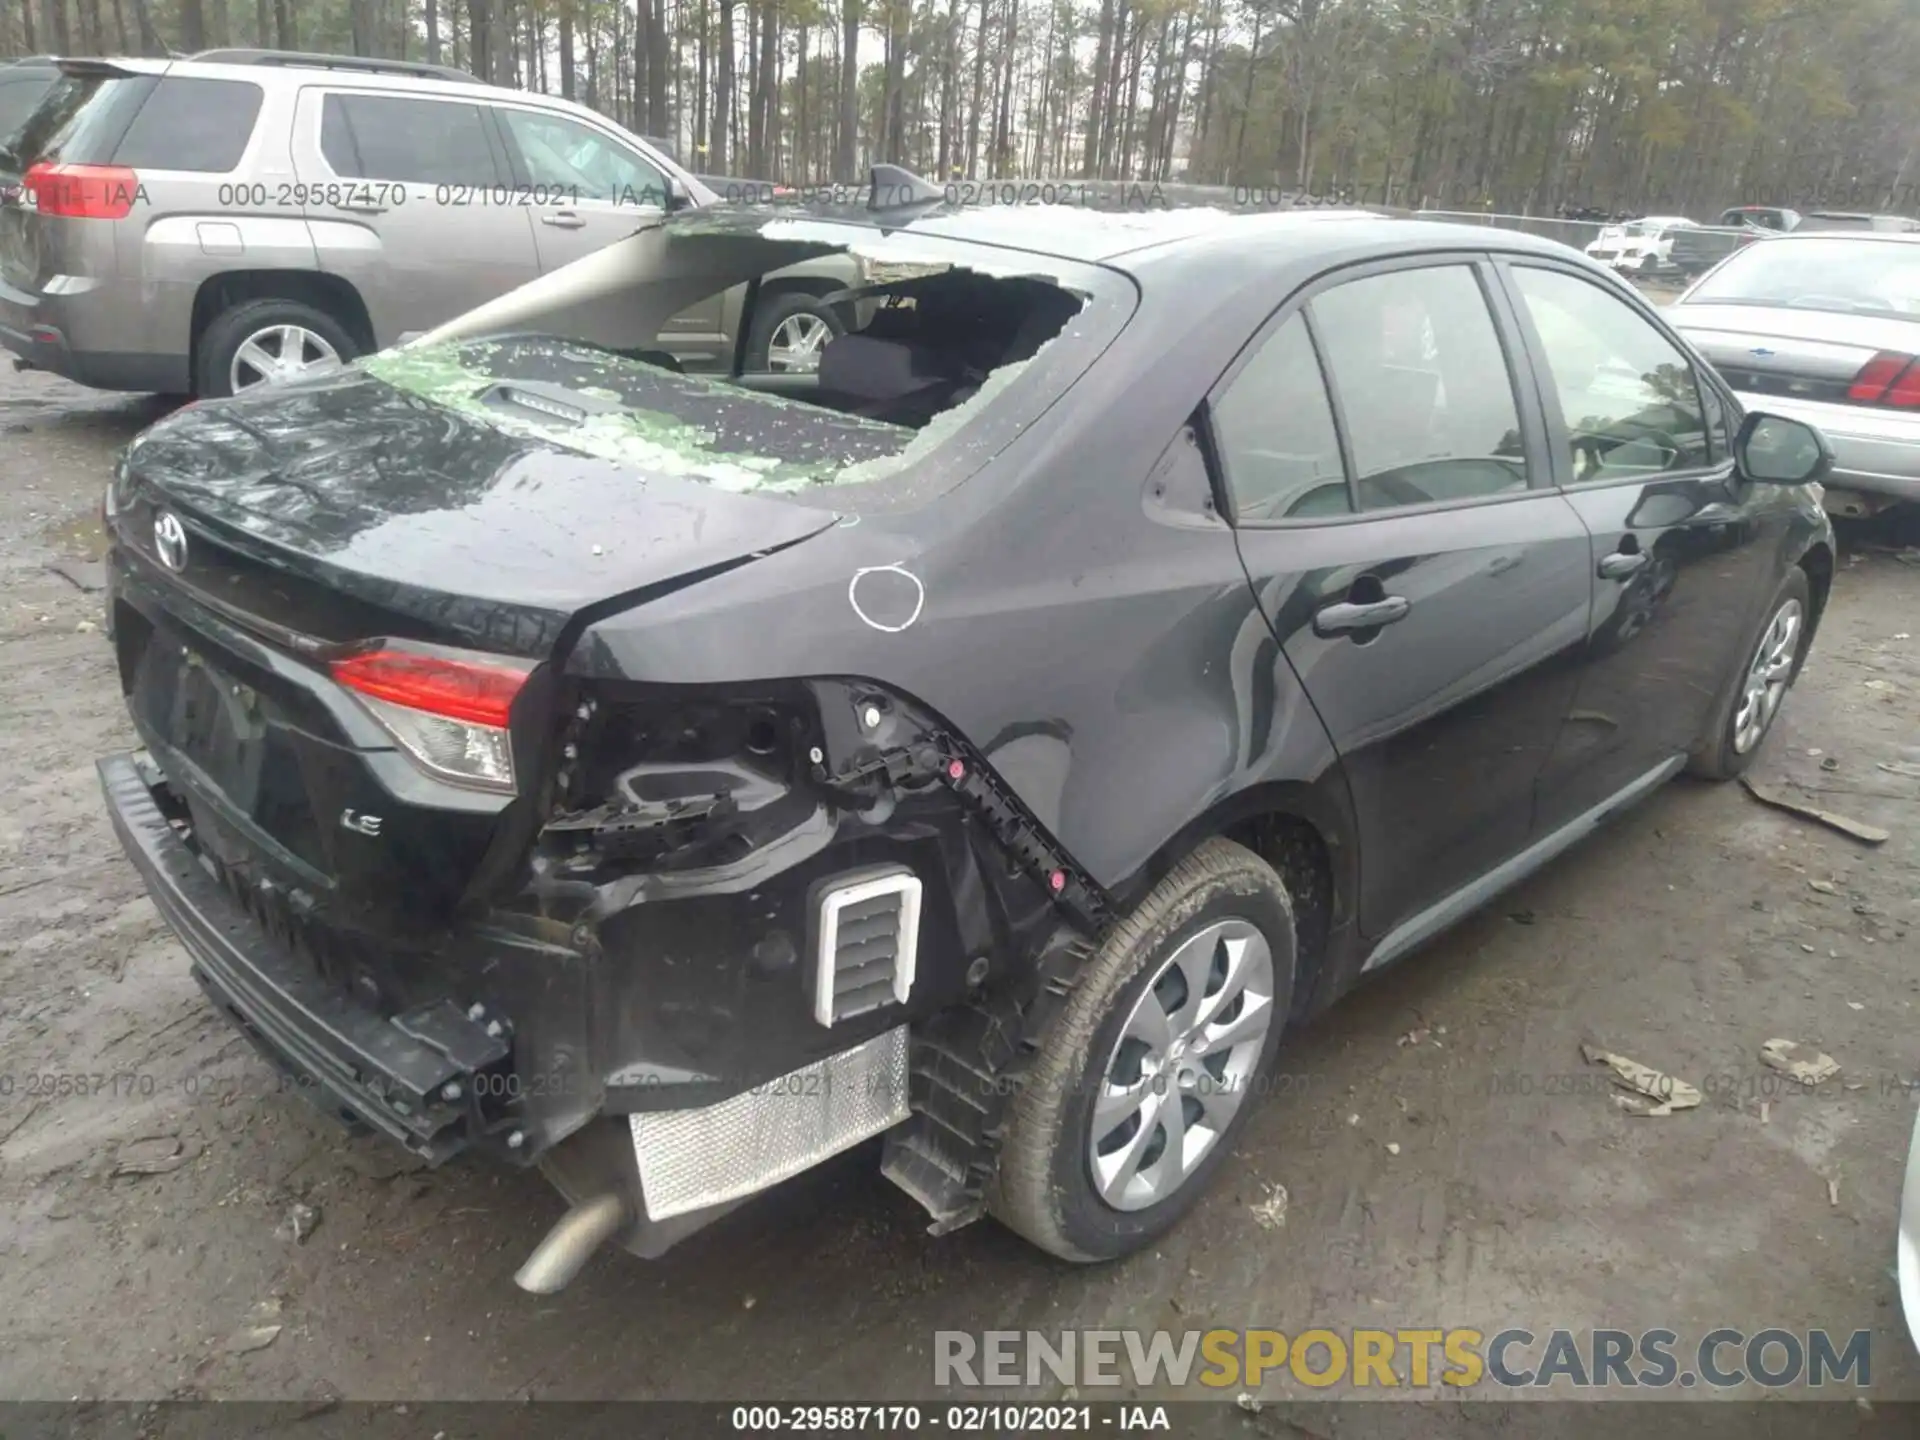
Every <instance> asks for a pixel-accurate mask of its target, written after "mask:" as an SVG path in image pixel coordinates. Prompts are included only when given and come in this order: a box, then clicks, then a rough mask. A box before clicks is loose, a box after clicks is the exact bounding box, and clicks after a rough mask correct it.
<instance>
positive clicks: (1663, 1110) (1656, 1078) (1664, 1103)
mask: <svg viewBox="0 0 1920 1440" xmlns="http://www.w3.org/2000/svg"><path fill="white" fill-rule="evenodd" d="M1580 1053H1581V1054H1582V1055H1584V1056H1586V1058H1587V1063H1588V1064H1590V1065H1605V1066H1606V1067H1607V1068H1608V1069H1609V1070H1611V1071H1613V1075H1614V1083H1615V1084H1616V1085H1619V1086H1621V1087H1622V1088H1624V1089H1627V1090H1632V1091H1635V1092H1637V1093H1638V1094H1641V1095H1644V1096H1646V1097H1647V1098H1648V1099H1650V1100H1652V1101H1653V1102H1654V1103H1653V1104H1652V1105H1641V1104H1639V1103H1638V1102H1635V1101H1626V1102H1625V1103H1622V1104H1621V1106H1620V1108H1621V1109H1623V1110H1626V1111H1627V1112H1628V1113H1630V1114H1634V1115H1647V1116H1662V1115H1671V1114H1673V1112H1674V1111H1676V1110H1691V1109H1693V1108H1694V1107H1695V1106H1696V1105H1698V1104H1699V1103H1700V1092H1699V1091H1698V1090H1696V1089H1695V1088H1694V1087H1693V1086H1691V1085H1689V1084H1687V1082H1686V1081H1684V1080H1676V1079H1674V1078H1673V1077H1672V1076H1671V1075H1667V1074H1663V1073H1662V1072H1661V1071H1658V1070H1655V1069H1654V1068H1653V1067H1652V1066H1651V1065H1642V1064H1641V1063H1640V1062H1639V1061H1638V1060H1630V1059H1628V1058H1627V1057H1626V1056H1625V1055H1615V1054H1614V1053H1612V1052H1611V1051H1608V1050H1602V1049H1600V1048H1599V1047H1598V1046H1595V1045H1582V1046H1581V1047H1580ZM1621 1098H1622V1097H1620V1096H1615V1097H1614V1099H1615V1101H1616V1102H1619V1101H1621Z"/></svg>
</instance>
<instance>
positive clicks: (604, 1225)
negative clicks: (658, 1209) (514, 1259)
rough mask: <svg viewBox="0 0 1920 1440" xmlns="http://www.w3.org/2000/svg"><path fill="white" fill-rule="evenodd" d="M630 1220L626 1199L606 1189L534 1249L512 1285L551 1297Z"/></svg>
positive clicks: (567, 1216)
mask: <svg viewBox="0 0 1920 1440" xmlns="http://www.w3.org/2000/svg"><path fill="white" fill-rule="evenodd" d="M632 1219H633V1212H632V1211H631V1210H630V1209H629V1208H628V1206H627V1201H626V1197H625V1196H623V1195H621V1194H618V1193H617V1192H615V1191H612V1190H609V1191H607V1192H606V1193H605V1194H603V1195H596V1196H594V1197H593V1199H591V1200H583V1201H582V1202H581V1203H580V1204H578V1205H576V1206H574V1207H573V1208H572V1209H571V1210H569V1211H568V1212H567V1213H566V1214H565V1215H562V1216H561V1217H560V1220H559V1222H558V1223H557V1224H556V1225H555V1226H554V1227H553V1229H551V1230H549V1231H548V1232H547V1238H546V1239H544V1240H542V1241H541V1242H540V1243H539V1244H538V1245H536V1246H534V1248H533V1254H531V1255H529V1256H528V1257H527V1259H526V1263H525V1264H523V1265H522V1266H521V1267H520V1268H519V1269H518V1270H516V1271H515V1272H514V1276H513V1283H514V1284H516V1285H518V1286H519V1287H520V1288H521V1289H522V1290H526V1291H529V1292H530V1293H532V1294H535V1295H552V1294H554V1293H555V1292H556V1291H559V1290H561V1289H563V1288H565V1286H566V1285H567V1284H568V1282H569V1281H571V1280H572V1279H573V1277H574V1276H576V1275H578V1274H579V1273H580V1270H581V1267H583V1266H584V1265H585V1264H586V1263H587V1260H588V1259H589V1258H590V1257H591V1256H592V1254H593V1252H594V1251H596V1250H598V1249H599V1248H600V1247H601V1246H602V1245H604V1244H606V1243H607V1241H609V1240H611V1239H612V1238H613V1237H614V1236H615V1235H617V1234H619V1233H620V1231H621V1230H623V1229H625V1228H626V1226H627V1225H628V1224H629V1223H630V1222H631V1220H632Z"/></svg>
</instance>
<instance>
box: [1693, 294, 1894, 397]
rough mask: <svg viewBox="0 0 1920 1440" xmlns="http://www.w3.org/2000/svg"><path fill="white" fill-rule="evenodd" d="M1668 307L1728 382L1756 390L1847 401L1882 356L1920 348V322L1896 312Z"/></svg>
mask: <svg viewBox="0 0 1920 1440" xmlns="http://www.w3.org/2000/svg"><path fill="white" fill-rule="evenodd" d="M1667 313H1668V318H1669V319H1670V320H1671V322H1672V323H1673V325H1674V327H1675V328H1676V329H1678V330H1679V331H1680V333H1681V334H1683V335H1685V336H1686V337H1687V339H1688V340H1690V341H1692V342H1693V344H1694V346H1695V348H1697V349H1698V350H1699V351H1700V353H1701V354H1703V355H1705V356H1706V357H1707V359H1708V361H1709V362H1711V363H1712V365H1713V367H1714V369H1716V370H1718V371H1719V372H1720V374H1721V376H1722V377H1723V378H1724V379H1725V380H1726V382H1727V383H1728V384H1729V385H1731V386H1733V388H1734V389H1736V390H1739V391H1741V392H1743V393H1745V394H1749V395H1778V396H1781V397H1782V398H1786V399H1795V400H1817V401H1824V402H1827V403H1829V404H1843V405H1844V404H1847V403H1849V400H1848V395H1847V390H1848V387H1849V386H1850V385H1851V384H1852V383H1853V381H1854V378H1855V377H1856V376H1857V375H1859V373H1860V371H1861V369H1862V367H1863V366H1865V365H1866V363H1867V362H1868V361H1869V360H1871V359H1873V357H1874V356H1875V355H1877V354H1880V353H1881V352H1883V351H1892V352H1895V353H1900V354H1907V355H1912V354H1916V353H1920V321H1915V320H1905V319H1900V318H1898V317H1894V316H1882V315H1857V314H1839V313H1835V312H1832V311H1825V310H1808V309H1799V308H1795V307H1792V306H1782V305H1731V304H1728V305H1716V304H1711V303H1705V304H1703V303H1689V304H1684V305H1676V306H1674V307H1673V308H1672V309H1671V310H1669V311H1668V312H1667Z"/></svg>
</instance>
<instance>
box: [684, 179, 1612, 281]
mask: <svg viewBox="0 0 1920 1440" xmlns="http://www.w3.org/2000/svg"><path fill="white" fill-rule="evenodd" d="M1143 193H1144V192H1143ZM1117 198H1119V200H1120V202H1121V203H1119V204H1118V205H1116V206H1115V207H1114V208H1095V207H1092V206H1080V205H1049V204H1045V203H1038V204H1023V205H960V204H944V205H933V206H931V207H928V208H925V209H922V210H919V211H915V212H893V213H890V212H887V211H872V210H868V209H865V208H863V207H860V206H853V205H834V206H829V205H752V206H750V205H739V206H733V205H729V206H724V207H720V208H718V209H707V210H703V211H697V212H686V213H685V214H684V215H683V216H680V217H676V219H675V220H669V221H668V222H666V223H667V224H668V225H670V226H673V225H685V226H688V227H689V228H698V229H713V228H719V229H723V230H727V231H731V232H738V233H745V232H757V231H759V230H760V229H761V227H762V226H764V225H766V224H767V223H768V222H770V221H783V220H784V221H813V222H816V223H824V224H827V225H832V226H835V227H846V228H847V229H848V231H849V232H850V234H849V241H850V243H851V242H852V240H853V239H854V235H853V234H852V232H857V231H861V230H866V231H872V232H875V233H880V234H886V235H897V234H907V235H925V236H929V237H937V238H940V239H943V240H957V241H963V242H970V243H974V244H981V245H993V246H997V247H1001V248H1004V249H1009V250H1020V251H1025V252H1027V253H1029V254H1033V255H1038V256H1047V257H1051V258H1054V259H1059V260H1072V261H1079V262H1083V263H1092V264H1101V265H1107V266H1110V267H1111V268H1114V269H1118V270H1123V271H1128V272H1133V271H1136V270H1138V269H1140V268H1141V265H1142V264H1144V263H1146V261H1147V258H1148V257H1149V256H1155V257H1158V256H1163V255H1172V254H1186V253H1192V252H1195V251H1200V250H1227V251H1241V250H1246V251H1254V250H1258V251H1260V252H1261V253H1262V254H1263V255H1265V256H1267V257H1269V258H1271V259H1274V260H1277V261H1278V260H1287V259H1291V258H1294V257H1296V256H1300V257H1304V256H1307V255H1313V256H1316V257H1318V256H1327V255H1333V256H1338V255H1340V254H1342V253H1344V252H1349V251H1350V252H1352V253H1354V254H1355V255H1356V256H1357V255H1359V254H1361V253H1365V252H1371V251H1376V250H1378V249H1380V248H1381V247H1382V246H1383V245H1388V246H1393V247H1396V248H1398V247H1405V248H1408V249H1415V250H1418V249H1434V250H1457V249H1475V250H1489V249H1493V250H1512V251H1520V252H1525V253H1534V254H1545V255H1555V256H1561V257H1565V256H1569V255H1572V256H1578V255H1579V252H1578V251H1577V250H1575V249H1573V248H1572V247H1571V246H1567V245H1563V244H1561V243H1560V242H1559V241H1557V240H1547V239H1543V238H1541V237H1539V236H1535V235H1528V234H1524V233H1522V232H1519V231H1514V230H1502V229H1497V228H1493V227H1490V226H1485V225H1455V224H1448V223H1445V222H1441V221H1430V220H1403V219H1398V218H1396V217H1393V216H1387V215H1380V214H1377V213H1375V212H1373V211H1368V210H1348V209H1305V208H1302V209H1288V210H1263V211H1257V212H1244V211H1242V212H1234V211H1229V210H1222V209H1219V208H1216V207H1209V206H1203V205H1194V206H1176V207H1172V208H1161V209H1148V208H1130V207H1129V205H1128V203H1127V202H1126V197H1124V196H1121V197H1117ZM1583 263H1585V262H1584V261H1583Z"/></svg>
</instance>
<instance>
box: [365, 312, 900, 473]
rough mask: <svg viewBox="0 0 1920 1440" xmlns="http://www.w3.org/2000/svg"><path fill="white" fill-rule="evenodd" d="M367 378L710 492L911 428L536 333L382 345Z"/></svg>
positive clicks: (882, 449)
mask: <svg viewBox="0 0 1920 1440" xmlns="http://www.w3.org/2000/svg"><path fill="white" fill-rule="evenodd" d="M360 363H361V365H362V367H363V368H364V369H366V370H368V371H369V372H371V373H372V374H373V375H374V376H375V377H377V378H378V379H381V380H384V381H386V382H387V383H388V384H389V385H393V386H395V387H396V388H398V389H401V390H406V391H409V392H410V393H412V394H415V395H418V396H419V397H420V398H422V399H424V400H429V401H432V402H433V403H434V404H437V405H442V406H444V407H446V408H447V409H449V410H455V411H458V412H459V413H461V414H463V415H467V416H470V417H472V418H474V419H477V420H482V421H485V422H486V423H488V424H490V425H493V426H494V427H496V428H497V429H501V430H505V431H507V432H508V433H510V434H516V435H522V436H526V437H527V438H530V439H536V440H551V441H558V442H559V443H561V444H563V445H565V446H567V447H568V448H570V449H574V450H579V451H582V452H583V453H585V454H588V455H595V456H598V457H600V458H601V459H605V460H615V461H621V462H624V463H626V464H630V465H633V466H635V467H636V468H638V469H643V470H646V471H647V472H648V473H650V474H655V475H677V476H683V477H686V478H689V479H694V480H704V481H706V482H708V483H709V484H711V485H713V486H715V487H716V488H718V489H721V490H733V491H746V490H772V491H782V490H801V489H805V488H807V487H808V486H811V485H819V484H825V483H828V482H830V481H832V480H833V479H834V478H835V477H836V476H838V475H840V474H841V473H843V472H845V471H846V470H848V469H849V468H850V467H853V466H857V465H859V464H860V463H861V462H863V461H868V460H876V459H881V458H884V457H886V456H890V455H894V454H896V453H898V452H899V451H901V450H903V449H904V448H906V446H907V445H908V444H909V443H911V442H912V440H913V438H914V432H913V430H912V429H910V428H908V427H907V426H904V425H890V424H887V423H885V422H884V421H879V420H868V419H863V418H861V417H858V416H851V415H841V414H836V413H835V412H833V411H831V410H825V409H822V408H821V407H819V406H817V405H809V404H806V403H804V402H803V401H799V400H790V399H787V398H785V397H783V396H777V395H761V394H756V393H754V392H753V391H750V390H745V389H742V388H740V387H739V386H737V385H735V384H733V383H732V382H731V381H729V380H728V379H727V378H726V377H724V376H713V375H690V374H685V373H679V372H675V371H673V370H668V369H664V368H661V367H660V366H657V365H652V364H648V363H646V362H644V361H639V360H632V359H628V358H626V357H624V356H620V355H614V354H610V353H608V352H606V351H603V350H596V349H592V348H590V347H588V346H584V345H579V344H574V343H572V342H569V341H566V340H555V339H549V338H545V337H539V336H530V337H516V338H512V339H505V340H498V341H495V340H479V341H470V342H467V343H465V344H462V343H459V342H448V343H443V344H438V345H428V346H424V347H419V348H414V347H408V348H405V349H400V350H386V351H382V352H381V353H379V354H377V355H373V356H370V357H369V358H367V359H366V360H363V361H361V362H360Z"/></svg>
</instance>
